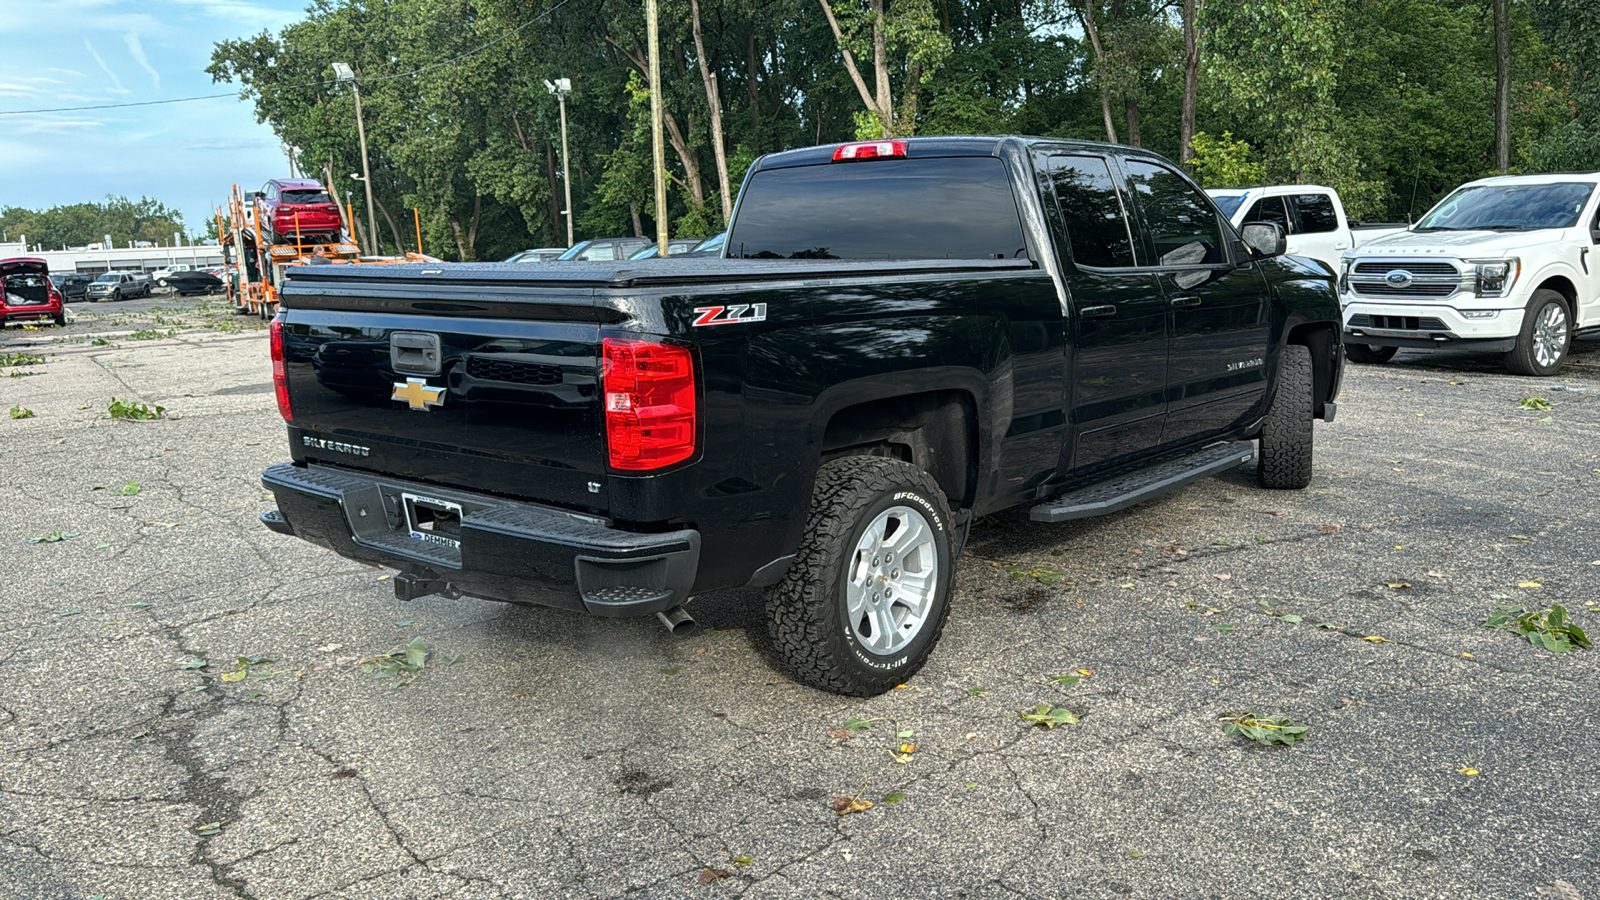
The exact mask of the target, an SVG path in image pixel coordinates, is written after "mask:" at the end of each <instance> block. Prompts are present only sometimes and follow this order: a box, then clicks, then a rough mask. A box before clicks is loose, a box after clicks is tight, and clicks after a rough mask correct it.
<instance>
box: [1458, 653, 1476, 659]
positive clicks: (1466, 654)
mask: <svg viewBox="0 0 1600 900" xmlns="http://www.w3.org/2000/svg"><path fill="white" fill-rule="evenodd" d="M1461 655H1462V656H1465V657H1466V658H1467V659H1477V657H1476V656H1473V655H1472V654H1471V653H1463V654H1461Z"/></svg>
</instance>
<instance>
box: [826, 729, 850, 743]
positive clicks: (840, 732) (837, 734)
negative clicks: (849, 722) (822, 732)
mask: <svg viewBox="0 0 1600 900" xmlns="http://www.w3.org/2000/svg"><path fill="white" fill-rule="evenodd" d="M828 737H830V738H833V739H834V740H836V741H843V740H848V739H849V737H850V732H849V731H846V730H845V729H843V728H835V729H834V730H832V731H830V732H828Z"/></svg>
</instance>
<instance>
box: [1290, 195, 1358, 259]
mask: <svg viewBox="0 0 1600 900" xmlns="http://www.w3.org/2000/svg"><path fill="white" fill-rule="evenodd" d="M1285 199H1286V200H1288V201H1289V207H1290V211H1291V212H1292V213H1293V215H1292V216H1291V219H1292V222H1293V225H1294V227H1293V228H1291V229H1290V230H1289V252H1290V253H1293V254H1294V255H1296V256H1308V257H1310V258H1312V259H1315V260H1319V261H1321V262H1322V263H1323V264H1325V265H1326V266H1327V267H1328V269H1329V270H1331V271H1334V272H1337V271H1339V257H1340V256H1341V255H1343V254H1344V251H1346V250H1349V249H1350V244H1351V238H1350V224H1349V223H1348V222H1343V221H1341V219H1343V216H1341V215H1340V214H1339V208H1338V207H1336V206H1334V204H1333V197H1332V196H1330V195H1328V194H1325V193H1323V192H1321V191H1313V192H1309V193H1303V194H1291V195H1289V196H1288V197H1286V198H1285Z"/></svg>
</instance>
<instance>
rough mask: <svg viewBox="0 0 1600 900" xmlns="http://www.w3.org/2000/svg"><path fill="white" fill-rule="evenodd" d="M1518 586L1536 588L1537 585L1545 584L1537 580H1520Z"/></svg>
mask: <svg viewBox="0 0 1600 900" xmlns="http://www.w3.org/2000/svg"><path fill="white" fill-rule="evenodd" d="M1517 587H1519V588H1536V587H1544V585H1542V584H1540V583H1539V582H1537V581H1519V582H1517Z"/></svg>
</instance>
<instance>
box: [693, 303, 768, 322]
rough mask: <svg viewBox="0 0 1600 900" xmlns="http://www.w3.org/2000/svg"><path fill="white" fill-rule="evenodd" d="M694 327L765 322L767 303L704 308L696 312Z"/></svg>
mask: <svg viewBox="0 0 1600 900" xmlns="http://www.w3.org/2000/svg"><path fill="white" fill-rule="evenodd" d="M695 316H696V318H695V320H694V327H696V328H699V327H700V326H702V325H736V324H738V323H740V322H765V321H766V320H767V305H766V304H765V303H736V304H733V305H731V306H702V307H699V308H697V309H696V310H695Z"/></svg>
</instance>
